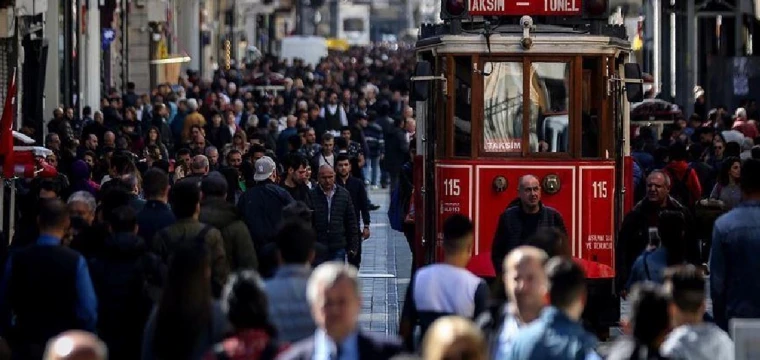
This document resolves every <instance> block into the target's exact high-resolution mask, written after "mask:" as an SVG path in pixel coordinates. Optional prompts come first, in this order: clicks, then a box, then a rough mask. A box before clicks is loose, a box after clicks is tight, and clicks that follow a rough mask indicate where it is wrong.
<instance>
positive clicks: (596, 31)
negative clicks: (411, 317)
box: [412, 0, 643, 326]
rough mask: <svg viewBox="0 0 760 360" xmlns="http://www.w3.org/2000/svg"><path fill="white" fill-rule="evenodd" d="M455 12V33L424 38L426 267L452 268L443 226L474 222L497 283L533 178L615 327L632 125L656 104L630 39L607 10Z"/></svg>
mask: <svg viewBox="0 0 760 360" xmlns="http://www.w3.org/2000/svg"><path fill="white" fill-rule="evenodd" d="M442 1H443V3H442V13H441V15H442V16H441V17H442V19H443V20H444V21H443V23H442V24H435V25H423V26H422V28H421V29H420V36H419V39H418V41H417V44H416V51H417V68H416V71H415V75H414V77H413V78H412V86H413V100H414V101H416V103H415V104H416V110H417V117H418V120H417V121H418V122H417V128H418V136H417V137H418V138H417V155H416V157H415V159H414V166H415V176H414V177H415V199H414V201H415V207H416V209H419V210H418V211H417V212H416V224H417V233H416V236H417V241H416V249H415V250H416V256H415V261H416V263H417V264H426V263H430V262H435V261H438V260H440V256H441V251H440V240H441V227H442V224H443V221H444V220H445V219H446V218H447V217H448V216H450V215H451V214H455V213H461V214H465V215H468V216H470V218H471V219H472V220H473V222H474V223H475V249H474V257H473V259H472V261H471V263H470V265H469V268H470V270H472V271H473V272H474V273H475V274H477V275H479V276H482V277H485V278H489V277H494V276H495V271H494V268H493V266H492V262H491V244H492V241H493V237H494V233H495V230H496V226H497V221H498V218H499V216H500V214H501V213H502V212H503V211H504V210H505V208H506V207H507V206H508V204H509V203H510V202H511V201H513V200H514V199H516V198H517V197H518V193H517V186H518V179H519V178H520V177H521V176H523V175H526V174H532V175H535V176H537V177H538V178H539V179H540V181H541V184H542V202H543V203H544V204H546V205H548V206H552V207H554V208H555V209H557V210H558V211H559V212H560V213H561V214H562V217H563V219H564V222H565V224H566V227H567V231H568V236H569V239H570V241H571V243H572V245H571V247H572V253H573V256H574V257H575V258H576V259H578V261H579V262H580V263H582V264H583V266H584V268H585V269H586V272H587V275H588V277H589V279H590V281H591V289H590V293H591V298H590V304H589V307H593V308H595V309H600V310H599V311H598V312H599V314H598V318H597V319H595V320H593V321H594V322H595V323H598V324H602V323H604V324H605V326H606V325H611V324H612V323H616V322H617V321H618V318H619V299H618V298H617V297H616V296H615V294H614V275H615V256H614V247H615V246H614V244H615V237H616V232H617V229H618V227H619V224H620V222H621V219H622V216H623V214H624V211H625V210H627V209H629V208H630V207H631V201H632V199H631V198H632V196H633V193H632V192H631V193H629V194H627V193H626V192H625V190H624V189H626V188H628V189H632V186H631V184H630V183H629V184H626V182H628V181H629V180H627V179H629V178H631V176H630V175H628V174H630V171H631V170H630V169H631V160H630V157H629V146H628V144H626V139H627V138H628V132H629V131H630V130H629V129H630V127H629V122H630V121H629V116H628V114H629V107H630V102H637V101H641V98H642V96H643V89H642V84H641V80H640V78H641V74H640V70H639V68H638V66H637V65H635V64H628V63H627V61H628V59H629V57H630V56H631V44H630V43H629V41H628V40H627V37H626V32H625V28H624V27H623V26H622V25H613V24H609V10H608V5H607V2H606V0H522V1H520V0H518V1H505V0H442ZM591 303H594V304H595V305H594V306H591V305H592V304H591ZM601 309H604V310H601ZM605 319H606V320H605Z"/></svg>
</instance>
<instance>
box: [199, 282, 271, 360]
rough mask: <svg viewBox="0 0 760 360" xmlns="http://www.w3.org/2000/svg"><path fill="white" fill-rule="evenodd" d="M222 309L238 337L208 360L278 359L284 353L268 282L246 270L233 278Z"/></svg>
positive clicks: (226, 343) (222, 345)
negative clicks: (274, 322) (271, 308)
mask: <svg viewBox="0 0 760 360" xmlns="http://www.w3.org/2000/svg"><path fill="white" fill-rule="evenodd" d="M222 308H223V309H224V312H225V313H227V319H228V320H229V321H230V323H231V324H232V326H233V327H234V329H235V330H234V335H232V336H231V337H228V338H227V339H225V340H224V341H222V342H220V343H218V344H217V345H215V346H214V349H213V350H212V351H210V352H209V353H208V354H206V357H204V360H213V359H230V360H259V359H262V360H264V359H266V360H269V359H274V358H275V357H276V356H277V354H278V353H280V352H281V350H282V349H283V348H282V346H280V344H279V343H278V342H277V340H276V337H277V330H275V328H274V325H272V323H271V322H270V321H269V312H268V311H269V304H268V302H267V295H266V290H265V289H264V281H263V280H262V279H261V277H260V276H259V274H257V273H256V272H255V271H252V270H246V271H243V272H240V273H238V274H236V275H233V276H232V277H231V278H230V281H229V282H228V283H227V286H225V288H224V291H223V293H222Z"/></svg>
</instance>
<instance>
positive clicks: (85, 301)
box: [0, 199, 97, 359]
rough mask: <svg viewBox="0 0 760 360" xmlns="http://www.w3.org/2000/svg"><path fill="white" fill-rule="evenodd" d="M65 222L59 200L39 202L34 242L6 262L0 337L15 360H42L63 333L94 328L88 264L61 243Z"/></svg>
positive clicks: (1, 288) (66, 216)
mask: <svg viewBox="0 0 760 360" xmlns="http://www.w3.org/2000/svg"><path fill="white" fill-rule="evenodd" d="M69 222H70V220H69V211H68V209H67V208H66V205H65V204H64V203H63V202H62V201H61V200H59V199H51V200H45V201H43V202H42V203H41V205H40V210H39V216H38V217H37V225H38V226H39V231H40V235H39V237H38V238H37V242H36V243H35V244H33V245H31V246H28V247H25V248H23V249H21V250H19V251H18V252H15V253H13V255H12V256H11V258H10V259H9V260H8V262H7V263H6V267H5V271H4V273H3V278H2V283H0V295H1V296H2V298H0V336H2V337H3V338H6V339H8V341H9V343H10V345H11V347H12V348H13V355H14V359H41V358H42V355H43V351H44V349H45V343H46V342H47V341H48V340H49V339H51V338H52V337H54V336H56V335H58V334H60V333H61V332H63V331H66V330H69V329H83V330H86V331H90V332H95V330H96V329H95V326H96V324H97V299H96V297H95V291H94V290H93V287H92V281H91V280H90V273H89V271H88V269H87V262H86V261H85V259H84V257H82V255H80V254H79V253H78V252H76V251H73V250H71V249H69V248H66V247H64V246H62V245H61V239H62V238H63V237H64V235H65V234H66V231H67V230H68V228H69ZM11 314H12V315H13V317H11ZM12 319H13V320H12Z"/></svg>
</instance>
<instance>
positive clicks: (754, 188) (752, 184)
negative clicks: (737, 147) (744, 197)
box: [740, 159, 760, 194]
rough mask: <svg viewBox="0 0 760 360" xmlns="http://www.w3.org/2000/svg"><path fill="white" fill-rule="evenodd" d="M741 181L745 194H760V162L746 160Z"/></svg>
mask: <svg viewBox="0 0 760 360" xmlns="http://www.w3.org/2000/svg"><path fill="white" fill-rule="evenodd" d="M740 180H741V181H740V184H741V188H742V192H744V193H745V194H757V193H760V160H757V159H749V160H745V161H744V164H743V165H742V174H741V179H740Z"/></svg>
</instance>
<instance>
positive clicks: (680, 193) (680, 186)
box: [665, 165, 697, 208]
mask: <svg viewBox="0 0 760 360" xmlns="http://www.w3.org/2000/svg"><path fill="white" fill-rule="evenodd" d="M665 171H667V172H668V176H669V177H670V196H672V197H673V198H674V199H676V200H677V201H678V202H679V203H681V205H683V206H686V207H687V208H691V207H693V206H694V203H695V202H696V201H697V200H693V201H692V199H691V191H690V190H689V186H688V185H687V182H688V181H689V175H691V172H692V171H694V169H692V168H691V165H689V167H687V168H686V173H685V174H684V176H683V177H682V178H681V179H679V178H678V177H677V176H676V173H675V171H673V169H671V168H665Z"/></svg>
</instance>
